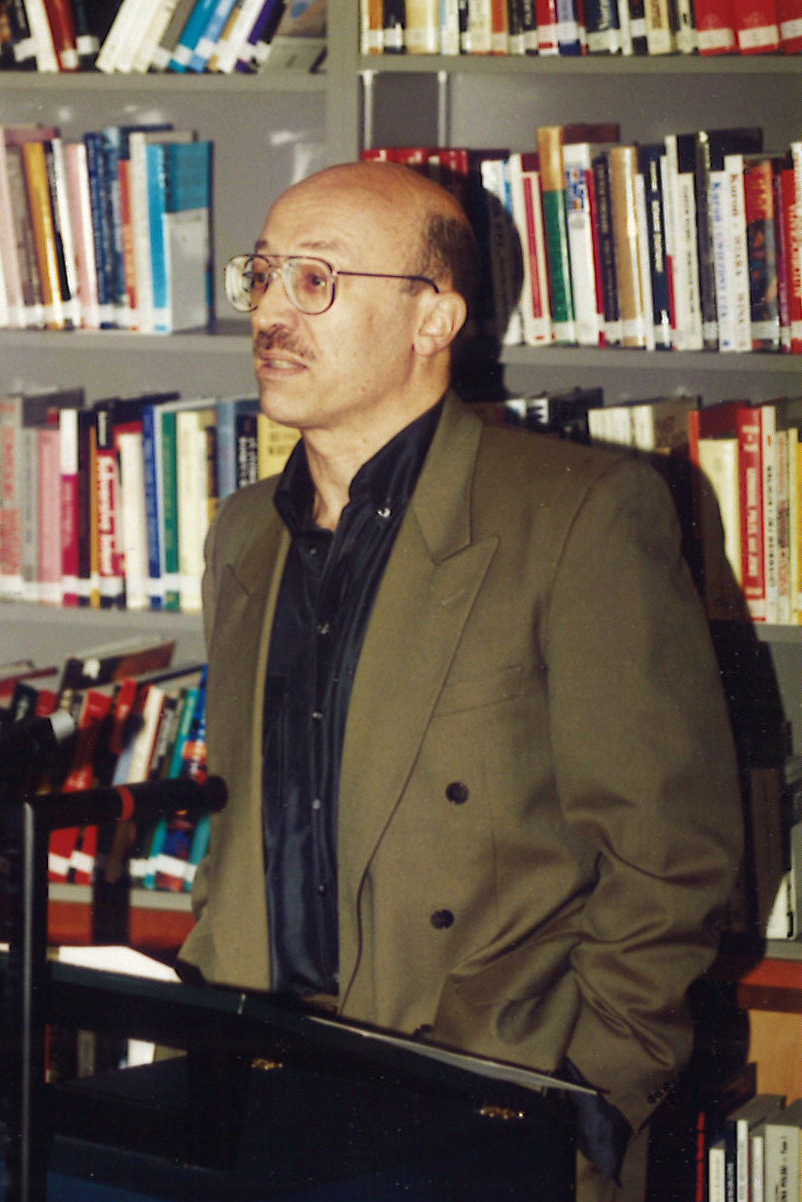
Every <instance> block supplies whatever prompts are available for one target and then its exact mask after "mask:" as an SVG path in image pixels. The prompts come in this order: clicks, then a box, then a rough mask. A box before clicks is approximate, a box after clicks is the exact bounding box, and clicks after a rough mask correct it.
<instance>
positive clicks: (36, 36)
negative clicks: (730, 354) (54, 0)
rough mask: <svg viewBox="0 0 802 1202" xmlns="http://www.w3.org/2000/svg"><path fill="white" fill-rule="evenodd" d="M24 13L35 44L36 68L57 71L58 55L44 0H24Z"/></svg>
mask: <svg viewBox="0 0 802 1202" xmlns="http://www.w3.org/2000/svg"><path fill="white" fill-rule="evenodd" d="M25 14H26V16H27V18H28V27H29V29H30V32H31V37H32V38H33V41H34V44H35V46H36V70H37V71H47V72H50V71H58V70H59V65H58V56H57V55H56V47H55V45H54V42H53V33H52V31H51V28H50V21H49V19H48V16H47V9H46V8H45V3H44V0H25Z"/></svg>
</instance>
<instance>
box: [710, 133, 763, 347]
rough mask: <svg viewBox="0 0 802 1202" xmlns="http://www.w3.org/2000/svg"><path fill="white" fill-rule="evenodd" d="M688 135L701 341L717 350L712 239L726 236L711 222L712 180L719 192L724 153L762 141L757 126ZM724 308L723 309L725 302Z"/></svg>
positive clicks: (747, 148) (740, 150)
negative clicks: (694, 206) (692, 165)
mask: <svg viewBox="0 0 802 1202" xmlns="http://www.w3.org/2000/svg"><path fill="white" fill-rule="evenodd" d="M692 137H693V152H694V161H695V171H694V174H695V180H694V183H695V187H694V200H695V204H696V231H697V253H698V259H699V295H700V306H701V316H702V344H703V346H704V348H705V350H717V349H719V348H720V347H721V342H722V338H721V333H720V330H719V315H718V310H719V295H718V293H719V289H718V284H719V282H720V281H721V274H722V273H721V271H720V269H717V264H716V240H717V235H719V236H722V237H727V236H728V233H727V231H725V230H724V229H723V228H722V229H721V230H720V231H719V230H717V229H716V227H715V224H714V210H713V196H712V188H713V183H714V180H715V182H716V185H717V186H718V187H719V188H721V189H722V191H723V179H722V176H721V173H722V172H723V170H724V161H725V159H726V156H727V155H728V154H746V153H749V152H752V151H757V150H759V149H760V148H761V146H762V143H763V133H762V130H761V129H759V128H757V127H753V128H747V127H738V128H731V129H709V130H699V131H697V132H696V133H695V135H692ZM720 199H721V196H720V194H719V200H720ZM722 214H723V207H721V208H719V210H718V212H717V213H716V216H717V217H719V218H720V217H721V215H722ZM724 308H725V310H726V302H725V303H724Z"/></svg>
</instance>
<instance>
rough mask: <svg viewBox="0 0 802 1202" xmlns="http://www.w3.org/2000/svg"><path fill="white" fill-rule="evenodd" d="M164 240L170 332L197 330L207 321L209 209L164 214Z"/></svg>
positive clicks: (209, 248) (209, 242)
mask: <svg viewBox="0 0 802 1202" xmlns="http://www.w3.org/2000/svg"><path fill="white" fill-rule="evenodd" d="M164 241H165V255H166V262H167V281H168V296H169V311H168V313H167V315H166V316H167V324H168V326H169V328H170V329H171V330H173V331H175V330H194V329H200V328H201V327H203V326H206V325H208V322H209V301H208V272H209V256H210V254H211V229H210V216H209V210H208V209H206V208H203V209H182V210H181V211H180V212H177V213H166V214H165V216H164Z"/></svg>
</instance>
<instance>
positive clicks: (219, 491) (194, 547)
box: [0, 388, 802, 625]
mask: <svg viewBox="0 0 802 1202" xmlns="http://www.w3.org/2000/svg"><path fill="white" fill-rule="evenodd" d="M476 408H477V411H479V412H481V413H482V415H483V416H484V417H485V418H486V419H487V420H489V421H498V420H500V421H504V422H515V423H520V424H523V425H527V426H530V427H532V428H534V429H537V430H547V431H556V432H557V433H560V434H562V435H563V436H564V437H572V438H578V439H584V440H587V441H593V442H597V443H607V444H613V445H615V446H618V447H626V448H628V449H630V450H632V451H633V452H637V453H640V454H644V455H649V456H651V457H652V458H653V459H654V461H655V462H656V464H657V465H658V467H659V468H660V469H661V470H664V469H665V470H667V471H668V473H669V476H670V483H671V486H672V489H673V491H674V496H675V499H676V501H677V507H678V512H679V515H680V518H681V520H682V522H683V525H684V528H685V531H686V542H687V546H688V548H689V553H690V556H691V559H692V561H693V562H692V566H694V568H695V571H696V575H697V578H698V579H699V580H700V581H703V584H702V586H701V587H702V588H703V592H704V596H705V600H706V604H707V608H708V613H709V616H710V617H711V618H713V619H743V618H746V617H749V618H751V620H752V621H755V622H760V623H763V622H769V623H773V624H781V625H798V624H799V623H800V620H802V584H801V583H800V558H801V552H802V546H801V544H802V526H801V525H800V501H801V500H802V448H801V447H800V439H799V427H800V425H802V399H800V398H782V399H780V398H778V399H776V400H775V401H771V402H761V403H751V402H750V401H748V400H733V401H727V402H722V403H720V404H716V405H710V406H703V405H702V404H701V398H699V397H696V396H667V397H651V398H648V399H644V400H641V401H629V402H624V403H620V404H610V405H605V404H604V394H603V390H602V389H601V388H593V389H588V390H584V391H583V390H575V391H574V392H571V393H568V394H540V395H536V396H530V397H514V398H513V397H511V398H508V399H506V400H504V401H498V402H489V403H484V404H483V403H481V402H476ZM297 437H298V435H297V432H296V431H294V430H292V429H290V428H289V427H286V426H280V425H278V424H276V423H275V422H272V421H271V420H270V419H268V418H267V417H266V416H265V415H264V414H263V413H262V412H261V411H260V408H259V403H258V400H257V398H256V397H255V396H234V397H222V398H219V397H204V396H191V397H183V398H182V397H181V396H180V395H179V394H178V393H176V392H164V393H147V394H143V395H140V396H129V397H109V398H105V399H102V400H99V401H95V402H94V403H93V404H91V405H85V404H84V394H83V391H82V389H80V388H72V389H60V390H59V389H57V390H49V391H45V392H38V393H29V394H25V393H11V394H7V395H5V396H0V597H4V598H7V599H20V600H25V601H40V602H44V603H50V604H59V605H66V606H80V605H82V606H92V607H95V608H129V609H138V610H142V609H154V610H160V609H166V610H181V611H183V612H187V613H193V612H198V611H199V610H200V605H201V596H200V580H201V575H202V570H203V541H204V538H205V535H206V531H207V529H208V525H209V522H210V520H211V519H212V517H213V515H214V513H215V511H216V508H217V505H218V504H219V502H220V501H221V500H223V499H225V497H226V496H228V495H229V493H231V492H233V491H234V490H235V489H237V488H241V487H242V486H244V485H246V484H249V483H252V482H254V481H255V480H259V479H263V478H265V477H267V476H270V475H274V474H276V473H277V472H280V471H281V470H282V468H283V466H284V464H285V463H286V460H287V457H288V455H289V454H290V451H291V450H292V448H293V446H294V445H295V442H296V441H297Z"/></svg>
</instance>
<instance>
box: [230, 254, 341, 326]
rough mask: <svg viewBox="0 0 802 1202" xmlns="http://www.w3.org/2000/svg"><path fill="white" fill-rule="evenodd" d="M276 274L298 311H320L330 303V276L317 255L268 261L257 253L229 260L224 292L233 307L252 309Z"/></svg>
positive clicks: (326, 267) (326, 266) (257, 303)
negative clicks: (276, 261) (314, 257)
mask: <svg viewBox="0 0 802 1202" xmlns="http://www.w3.org/2000/svg"><path fill="white" fill-rule="evenodd" d="M276 274H280V275H281V277H282V281H283V283H284V287H285V289H286V291H287V295H288V296H289V298H290V301H291V302H292V304H293V305H295V307H296V308H297V309H299V310H300V311H301V312H302V313H323V312H324V311H325V310H326V309H327V308H328V307H329V305H330V304H331V301H332V296H333V291H334V277H333V276H332V274H331V272H330V271H329V269H328V265H327V264H326V263H323V262H322V261H321V260H319V259H297V258H291V259H284V260H283V261H282V262H281V263H275V262H274V263H271V262H270V261H269V260H268V259H264V258H262V257H261V256H260V255H248V256H247V257H243V258H240V259H237V260H233V261H232V263H230V264H229V268H228V278H227V285H228V288H227V290H228V295H229V299H230V300H231V303H232V304H233V305H234V307H235V308H237V309H240V310H242V311H246V312H247V311H248V310H253V309H255V308H256V307H257V306H258V305H259V303H260V301H261V299H262V297H263V296H264V294H265V291H266V290H267V288H268V286H269V284H270V282H271V280H272V278H273V276H274V275H276Z"/></svg>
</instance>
